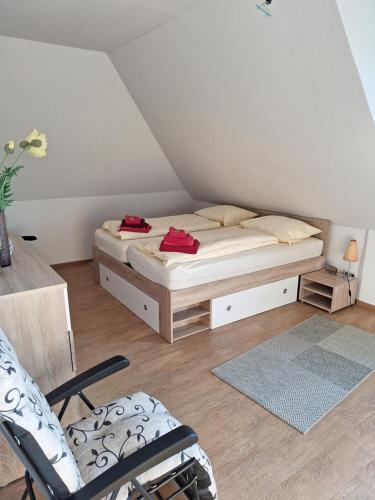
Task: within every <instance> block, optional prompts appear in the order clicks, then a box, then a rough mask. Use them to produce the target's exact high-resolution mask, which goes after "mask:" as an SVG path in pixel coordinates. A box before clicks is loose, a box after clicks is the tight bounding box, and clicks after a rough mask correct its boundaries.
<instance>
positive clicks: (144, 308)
mask: <svg viewBox="0 0 375 500" xmlns="http://www.w3.org/2000/svg"><path fill="white" fill-rule="evenodd" d="M99 272H100V285H101V286H102V287H103V288H105V290H107V292H109V293H110V294H111V295H113V296H114V297H115V298H116V299H117V300H118V301H120V302H121V303H122V304H124V306H126V307H127V308H128V309H130V310H131V311H132V312H133V313H134V314H136V315H137V316H138V317H139V318H141V319H142V320H143V321H144V322H145V323H147V324H148V325H149V326H150V327H151V328H152V329H153V330H155V331H156V332H159V304H158V303H157V301H156V300H154V299H153V298H151V297H149V296H148V295H146V294H145V293H144V292H142V291H141V290H139V289H138V288H137V287H135V286H134V285H132V284H131V283H128V282H127V281H126V280H124V279H123V278H121V276H119V275H118V274H116V273H114V272H113V271H111V270H110V269H108V268H107V267H105V266H103V264H99Z"/></svg>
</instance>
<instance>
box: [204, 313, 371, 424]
mask: <svg viewBox="0 0 375 500" xmlns="http://www.w3.org/2000/svg"><path fill="white" fill-rule="evenodd" d="M374 370H375V334H373V333H369V332H365V331H363V330H359V329H358V328H353V327H352V326H349V325H344V324H342V323H338V322H337V321H332V320H330V319H328V318H326V317H323V316H318V315H317V316H313V317H312V318H310V319H308V320H307V321H304V322H303V323H300V324H299V325H297V326H295V327H294V328H291V329H290V330H288V331H286V332H284V333H282V334H280V335H277V336H276V337H274V338H272V339H271V340H268V341H267V342H264V343H263V344H261V345H259V346H257V347H255V348H254V349H251V350H250V351H247V352H245V353H243V354H241V355H240V356H237V357H236V358H234V359H232V360H231V361H228V362H227V363H225V364H223V365H221V366H219V367H217V368H215V369H214V370H212V373H214V374H215V375H217V376H218V377H219V378H221V379H222V380H224V381H225V382H227V383H228V384H230V385H231V386H233V387H234V388H235V389H237V390H238V391H240V392H242V393H243V394H245V395H246V396H248V397H249V398H251V399H253V400H254V401H256V402H257V403H258V404H260V405H261V406H263V408H266V409H267V410H269V411H270V412H271V413H273V414H274V415H276V416H277V417H279V418H281V419H282V420H284V422H287V423H288V424H289V425H291V426H292V427H294V428H295V429H297V430H298V431H300V432H302V433H305V432H307V431H309V430H310V429H311V427H312V426H313V425H315V424H316V423H317V422H318V421H319V420H320V419H321V418H322V417H323V416H324V415H326V414H327V413H328V412H329V411H330V410H332V408H334V407H335V406H336V405H337V404H338V403H339V402H340V401H342V400H343V399H344V398H345V397H346V396H347V395H348V394H349V393H350V392H351V391H353V390H354V389H355V388H356V387H357V386H358V385H359V384H360V383H361V382H363V381H364V380H365V379H366V378H367V377H368V376H369V375H371V373H372V372H373V371H374Z"/></svg>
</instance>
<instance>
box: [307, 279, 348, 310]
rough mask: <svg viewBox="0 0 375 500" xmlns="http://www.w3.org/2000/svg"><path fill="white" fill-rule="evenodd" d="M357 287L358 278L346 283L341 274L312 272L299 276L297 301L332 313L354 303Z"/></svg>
mask: <svg viewBox="0 0 375 500" xmlns="http://www.w3.org/2000/svg"><path fill="white" fill-rule="evenodd" d="M357 286H358V278H351V279H349V281H348V279H347V278H346V276H343V275H342V274H331V273H329V272H328V271H325V270H321V271H314V272H312V273H308V274H303V275H302V276H301V282H300V288H299V300H300V301H301V302H305V303H306V304H310V305H312V306H315V307H319V308H320V309H324V311H328V312H329V313H333V312H335V311H338V310H340V309H344V307H348V306H350V305H351V304H354V303H355V297H356V293H357ZM349 290H350V292H351V297H350V295H349Z"/></svg>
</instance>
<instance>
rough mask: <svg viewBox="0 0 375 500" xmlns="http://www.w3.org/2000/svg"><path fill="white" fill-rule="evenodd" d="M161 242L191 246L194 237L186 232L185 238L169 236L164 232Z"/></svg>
mask: <svg viewBox="0 0 375 500" xmlns="http://www.w3.org/2000/svg"><path fill="white" fill-rule="evenodd" d="M163 242H164V243H165V244H166V245H174V246H182V247H191V246H193V243H194V238H193V237H192V236H191V234H187V235H186V236H185V238H174V237H173V236H170V235H169V234H166V235H165V236H164V239H163Z"/></svg>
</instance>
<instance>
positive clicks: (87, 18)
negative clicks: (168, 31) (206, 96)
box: [0, 0, 202, 52]
mask: <svg viewBox="0 0 375 500" xmlns="http://www.w3.org/2000/svg"><path fill="white" fill-rule="evenodd" d="M201 2H202V0H64V1H59V0H32V1H30V0H17V1H14V0H1V2H0V35H3V36H9V37H15V38H24V39H27V40H34V41H39V42H46V43H54V44H58V45H67V46H70V47H79V48H82V49H91V50H100V51H104V52H112V51H113V50H115V49H117V48H118V47H121V46H122V45H124V44H126V43H128V42H129V41H131V40H134V39H135V38H138V37H139V36H141V35H143V34H145V33H147V32H149V31H150V30H152V29H154V28H156V27H157V26H160V25H162V24H164V23H166V22H168V21H170V20H171V19H174V18H175V17H177V16H179V15H181V14H183V13H184V12H186V11H187V10H189V9H191V8H192V7H194V6H195V5H197V4H198V3H201Z"/></svg>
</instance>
